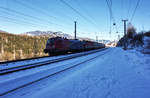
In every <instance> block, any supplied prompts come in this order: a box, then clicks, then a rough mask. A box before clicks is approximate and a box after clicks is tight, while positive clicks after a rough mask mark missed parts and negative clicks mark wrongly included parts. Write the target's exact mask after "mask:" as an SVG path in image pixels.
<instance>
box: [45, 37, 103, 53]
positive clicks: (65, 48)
mask: <svg viewBox="0 0 150 98" xmlns="http://www.w3.org/2000/svg"><path fill="white" fill-rule="evenodd" d="M100 48H105V45H104V44H102V43H98V42H93V41H80V40H77V39H76V40H74V39H67V38H62V37H55V38H49V39H48V40H47V43H46V48H45V49H44V52H45V53H48V54H49V55H58V54H65V53H68V52H71V53H73V52H82V51H88V50H93V49H100Z"/></svg>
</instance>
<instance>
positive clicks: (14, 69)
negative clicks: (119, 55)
mask: <svg viewBox="0 0 150 98" xmlns="http://www.w3.org/2000/svg"><path fill="white" fill-rule="evenodd" d="M102 50H105V48H104V49H100V50H95V51H92V52H85V53H80V54H77V55H71V56H66V57H62V58H58V59H53V60H47V61H42V62H38V63H32V64H25V65H21V66H16V67H11V68H5V69H1V70H0V76H1V75H6V74H9V73H12V72H17V71H21V70H26V69H31V68H35V67H40V66H45V65H48V64H52V63H56V62H61V61H65V60H69V59H72V58H76V57H81V56H84V55H89V54H92V53H95V52H98V51H102Z"/></svg>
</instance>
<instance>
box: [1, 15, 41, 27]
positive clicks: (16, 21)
mask: <svg viewBox="0 0 150 98" xmlns="http://www.w3.org/2000/svg"><path fill="white" fill-rule="evenodd" d="M0 18H4V19H7V20H8V21H9V20H10V22H11V21H13V22H15V23H17V24H18V23H19V24H20V23H24V24H27V25H31V26H33V27H43V26H42V25H37V24H33V23H30V22H26V21H23V20H17V19H14V18H10V17H6V16H0ZM13 22H12V23H13Z"/></svg>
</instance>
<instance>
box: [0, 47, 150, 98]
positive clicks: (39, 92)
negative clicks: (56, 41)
mask: <svg viewBox="0 0 150 98" xmlns="http://www.w3.org/2000/svg"><path fill="white" fill-rule="evenodd" d="M98 54H101V52H99V53H97V54H95V55H98ZM79 60H80V59H79ZM149 81H150V56H149V55H145V54H141V53H140V52H138V51H136V50H127V51H124V50H123V49H121V48H112V49H111V50H110V52H108V53H106V54H105V55H102V56H99V57H97V58H96V59H93V60H92V61H88V62H85V63H84V64H81V65H80V66H77V67H75V68H73V69H70V70H67V71H65V72H63V73H61V74H58V75H55V76H53V77H50V78H48V79H45V80H42V81H40V82H38V83H35V84H33V85H30V86H28V87H26V88H23V89H20V90H17V91H15V92H12V93H10V94H8V95H6V96H2V98H150V82H149Z"/></svg>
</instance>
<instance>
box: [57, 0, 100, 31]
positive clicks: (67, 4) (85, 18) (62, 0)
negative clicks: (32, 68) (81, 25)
mask: <svg viewBox="0 0 150 98" xmlns="http://www.w3.org/2000/svg"><path fill="white" fill-rule="evenodd" d="M60 2H62V3H63V4H64V5H66V6H68V7H69V8H70V9H72V10H73V11H74V12H75V13H77V14H78V15H79V16H80V17H82V18H83V19H84V20H86V21H87V22H89V23H91V24H93V25H94V27H95V28H96V27H97V26H95V23H93V21H91V20H89V19H88V18H87V17H85V16H84V15H83V14H81V13H80V12H79V11H78V10H76V9H75V8H74V7H72V6H71V5H70V4H69V3H67V2H66V1H64V0H60ZM96 29H98V28H96ZM98 30H99V29H98Z"/></svg>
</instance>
